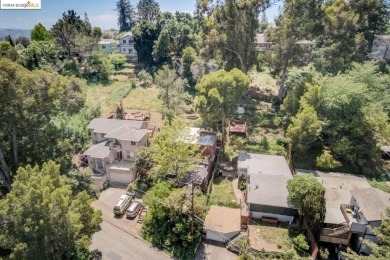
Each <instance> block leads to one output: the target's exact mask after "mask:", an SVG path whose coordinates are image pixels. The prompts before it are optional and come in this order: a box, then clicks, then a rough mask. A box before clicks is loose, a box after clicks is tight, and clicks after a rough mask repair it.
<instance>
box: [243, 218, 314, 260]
mask: <svg viewBox="0 0 390 260" xmlns="http://www.w3.org/2000/svg"><path fill="white" fill-rule="evenodd" d="M251 230H252V233H251V238H250V240H251V243H255V244H256V245H255V248H256V249H257V250H259V248H264V250H265V252H267V251H268V252H280V253H283V254H284V256H285V257H287V256H289V257H291V258H293V259H296V258H300V257H305V256H306V257H307V256H308V253H307V252H304V251H302V250H300V249H297V248H296V247H294V245H293V242H292V236H293V234H292V233H291V232H290V231H289V230H288V229H287V228H284V227H275V226H267V225H256V226H254V227H253V229H251ZM253 230H255V231H253ZM252 246H253V245H252ZM259 251H260V250H259Z"/></svg>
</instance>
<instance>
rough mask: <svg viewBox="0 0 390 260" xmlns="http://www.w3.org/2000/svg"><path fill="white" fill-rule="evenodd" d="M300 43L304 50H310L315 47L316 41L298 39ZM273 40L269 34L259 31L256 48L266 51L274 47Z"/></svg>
mask: <svg viewBox="0 0 390 260" xmlns="http://www.w3.org/2000/svg"><path fill="white" fill-rule="evenodd" d="M296 44H298V45H299V46H300V47H301V48H303V50H305V51H307V52H310V51H311V50H312V49H313V46H314V42H313V41H309V40H305V39H303V40H300V41H297V42H296ZM272 45H273V44H272V42H271V41H269V40H268V38H267V35H266V34H265V33H258V34H256V37H255V46H256V50H257V51H260V52H266V51H268V50H270V49H271V48H272Z"/></svg>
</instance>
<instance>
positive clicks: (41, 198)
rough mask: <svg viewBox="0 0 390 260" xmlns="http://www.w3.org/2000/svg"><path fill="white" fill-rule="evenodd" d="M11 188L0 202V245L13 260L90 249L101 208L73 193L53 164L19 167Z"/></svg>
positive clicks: (71, 254) (74, 254) (70, 255)
mask: <svg viewBox="0 0 390 260" xmlns="http://www.w3.org/2000/svg"><path fill="white" fill-rule="evenodd" d="M12 187H13V189H12V191H11V192H10V193H8V195H7V197H6V199H5V200H1V201H0V212H1V216H2V218H3V219H4V220H5V221H6V225H5V226H4V228H3V229H2V230H1V231H0V245H1V247H3V248H6V249H11V256H10V257H11V258H14V259H60V258H64V259H70V258H77V255H78V254H80V253H82V252H85V251H87V252H88V250H89V245H90V243H91V236H92V234H93V233H95V232H96V230H97V228H98V226H99V224H100V222H101V221H102V220H101V212H95V211H94V210H93V208H92V207H91V202H92V200H91V198H90V196H89V195H88V194H87V193H86V192H85V191H81V192H78V193H76V194H74V193H72V189H71V186H70V185H68V184H67V180H66V178H65V177H63V176H60V167H59V165H56V164H55V163H54V162H48V163H45V164H43V166H42V168H39V167H34V168H32V167H31V166H27V167H25V168H19V170H18V174H17V175H16V178H15V182H14V183H13V185H12Z"/></svg>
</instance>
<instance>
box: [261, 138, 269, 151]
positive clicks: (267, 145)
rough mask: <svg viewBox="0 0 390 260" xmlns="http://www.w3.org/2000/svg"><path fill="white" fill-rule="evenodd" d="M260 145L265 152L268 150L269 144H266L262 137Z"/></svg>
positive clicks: (266, 141)
mask: <svg viewBox="0 0 390 260" xmlns="http://www.w3.org/2000/svg"><path fill="white" fill-rule="evenodd" d="M260 145H261V147H263V148H264V150H267V151H268V150H269V142H268V139H267V137H265V136H263V138H262V139H261V141H260Z"/></svg>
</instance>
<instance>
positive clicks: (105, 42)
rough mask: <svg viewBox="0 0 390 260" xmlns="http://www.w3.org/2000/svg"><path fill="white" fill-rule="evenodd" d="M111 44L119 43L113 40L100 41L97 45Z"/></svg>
mask: <svg viewBox="0 0 390 260" xmlns="http://www.w3.org/2000/svg"><path fill="white" fill-rule="evenodd" d="M111 43H116V44H118V43H119V41H118V40H114V39H101V40H100V41H99V42H98V44H111Z"/></svg>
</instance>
